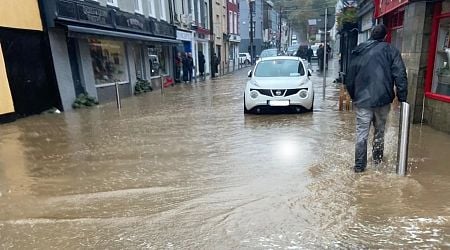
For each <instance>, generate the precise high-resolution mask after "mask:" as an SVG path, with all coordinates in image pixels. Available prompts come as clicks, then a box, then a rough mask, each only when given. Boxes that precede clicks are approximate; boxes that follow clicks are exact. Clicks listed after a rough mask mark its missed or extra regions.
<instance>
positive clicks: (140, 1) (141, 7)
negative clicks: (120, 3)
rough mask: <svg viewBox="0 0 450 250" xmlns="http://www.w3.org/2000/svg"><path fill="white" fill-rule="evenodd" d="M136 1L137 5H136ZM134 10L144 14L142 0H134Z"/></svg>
mask: <svg viewBox="0 0 450 250" xmlns="http://www.w3.org/2000/svg"><path fill="white" fill-rule="evenodd" d="M136 3H137V5H138V6H136ZM134 12H136V13H139V14H144V8H143V6H142V0H134Z"/></svg>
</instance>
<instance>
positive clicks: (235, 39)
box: [228, 35, 241, 72]
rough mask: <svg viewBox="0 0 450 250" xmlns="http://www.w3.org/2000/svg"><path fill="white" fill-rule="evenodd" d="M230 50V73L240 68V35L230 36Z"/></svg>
mask: <svg viewBox="0 0 450 250" xmlns="http://www.w3.org/2000/svg"><path fill="white" fill-rule="evenodd" d="M229 41H230V49H229V63H228V65H229V68H230V69H229V71H230V72H231V71H235V70H237V69H238V68H239V46H240V42H241V37H240V36H239V35H230V39H229Z"/></svg>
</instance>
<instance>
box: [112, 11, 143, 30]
mask: <svg viewBox="0 0 450 250" xmlns="http://www.w3.org/2000/svg"><path fill="white" fill-rule="evenodd" d="M114 18H115V21H116V25H117V26H118V27H121V28H126V29H131V30H137V31H144V32H147V33H150V30H149V28H148V26H147V25H145V18H144V17H141V16H137V15H133V14H130V13H126V12H122V11H117V12H116V14H115V17H114Z"/></svg>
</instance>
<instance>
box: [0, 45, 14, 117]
mask: <svg viewBox="0 0 450 250" xmlns="http://www.w3.org/2000/svg"><path fill="white" fill-rule="evenodd" d="M13 113H14V103H13V100H12V96H11V90H10V88H9V82H8V76H7V74H6V68H5V61H4V60H3V52H2V45H1V44H0V120H5V121H6V117H9V116H11V115H12V114H13ZM2 118H3V119H2Z"/></svg>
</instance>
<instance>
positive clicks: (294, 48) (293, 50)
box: [286, 44, 299, 56]
mask: <svg viewBox="0 0 450 250" xmlns="http://www.w3.org/2000/svg"><path fill="white" fill-rule="evenodd" d="M298 47H299V45H298V44H297V45H291V46H289V47H288V48H287V50H286V55H287V56H295V53H297V50H298Z"/></svg>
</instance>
